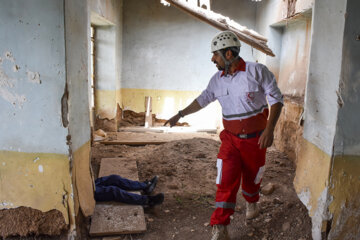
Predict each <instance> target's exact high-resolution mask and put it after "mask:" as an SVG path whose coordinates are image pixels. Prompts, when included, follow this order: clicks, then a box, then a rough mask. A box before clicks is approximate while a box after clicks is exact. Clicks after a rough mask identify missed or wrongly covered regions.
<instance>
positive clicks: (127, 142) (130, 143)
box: [100, 140, 166, 146]
mask: <svg viewBox="0 0 360 240" xmlns="http://www.w3.org/2000/svg"><path fill="white" fill-rule="evenodd" d="M100 143H101V144H105V145H131V146H142V145H160V144H164V143H166V141H126V140H124V141H122V140H116V141H100Z"/></svg>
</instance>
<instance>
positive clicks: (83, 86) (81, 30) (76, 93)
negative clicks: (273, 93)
mask: <svg viewBox="0 0 360 240" xmlns="http://www.w3.org/2000/svg"><path fill="white" fill-rule="evenodd" d="M87 14H88V12H87V0H77V1H72V0H66V1H65V17H66V19H65V32H66V34H65V37H66V78H67V83H68V90H69V133H70V135H71V147H72V150H73V151H76V150H77V149H78V148H79V147H81V146H82V145H84V144H85V143H86V142H88V141H90V119H89V114H90V113H89V107H88V106H89V98H88V45H87V44H88V36H89V33H88V28H87V26H88V16H87Z"/></svg>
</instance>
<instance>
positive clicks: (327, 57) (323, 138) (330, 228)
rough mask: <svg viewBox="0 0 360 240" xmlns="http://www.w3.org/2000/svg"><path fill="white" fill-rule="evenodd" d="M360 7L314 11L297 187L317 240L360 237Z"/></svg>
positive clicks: (348, 1)
mask: <svg viewBox="0 0 360 240" xmlns="http://www.w3.org/2000/svg"><path fill="white" fill-rule="evenodd" d="M359 7H360V5H359V2H358V1H355V0H342V1H335V0H327V1H316V2H315V6H314V14H313V16H314V17H313V40H312V44H311V54H310V66H309V78H308V86H307V90H306V102H305V125H304V145H303V146H302V148H301V150H300V158H299V159H298V161H297V171H296V178H295V181H294V183H295V188H296V191H297V192H298V194H299V196H303V198H302V201H303V202H304V203H305V205H306V206H307V208H308V209H309V212H310V215H311V216H312V223H313V239H315V240H317V239H322V238H321V233H322V232H324V231H326V232H327V233H328V236H327V239H358V238H359V237H360V231H359V228H358V226H359V219H360V218H359V216H360V214H359V207H360V206H359V204H358V199H359V195H360V192H359V190H358V189H360V186H359V182H360V181H359V175H360V164H359V159H360V158H359V153H360V151H359V145H360V144H359V143H360V139H359V130H358V128H357V123H358V119H359V116H358V115H359V114H358V113H357V109H358V106H359V101H360V100H359V97H358V95H359V94H358V91H359V76H360V73H359V69H358V67H357V66H358V62H359V60H360V57H359V56H360V48H359V42H358V41H357V40H356V36H357V35H358V33H357V32H356V31H357V30H358V29H357V26H359V23H360V17H359V16H358V15H357V14H356V10H355V9H359ZM329 23H331V24H329ZM319 173H322V174H319ZM326 173H327V174H326ZM305 193H306V194H305Z"/></svg>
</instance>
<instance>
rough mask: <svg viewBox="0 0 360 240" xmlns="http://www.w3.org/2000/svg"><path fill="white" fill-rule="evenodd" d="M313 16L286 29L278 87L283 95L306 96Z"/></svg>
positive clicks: (291, 23) (290, 23) (291, 24)
mask: <svg viewBox="0 0 360 240" xmlns="http://www.w3.org/2000/svg"><path fill="white" fill-rule="evenodd" d="M310 35H311V16H310V18H302V19H301V20H298V21H295V22H289V23H288V24H287V25H286V26H285V27H284V32H283V35H282V41H281V47H282V49H283V50H282V51H281V55H280V72H279V78H278V85H279V88H280V89H281V91H282V93H283V94H286V95H290V96H302V97H303V96H304V94H305V86H306V80H307V73H308V67H309V55H310V40H311V36H310Z"/></svg>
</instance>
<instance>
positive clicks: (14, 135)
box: [0, 0, 75, 236]
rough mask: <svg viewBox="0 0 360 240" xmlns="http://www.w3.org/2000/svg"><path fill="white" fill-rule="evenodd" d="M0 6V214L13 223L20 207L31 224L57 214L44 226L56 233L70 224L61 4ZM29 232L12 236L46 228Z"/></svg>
mask: <svg viewBox="0 0 360 240" xmlns="http://www.w3.org/2000/svg"><path fill="white" fill-rule="evenodd" d="M0 5H1V8H0V22H2V23H6V24H1V25H0V42H1V44H0V58H1V60H0V109H1V111H0V117H1V119H2V124H1V125H0V131H1V135H0V203H1V205H0V209H1V211H2V214H5V215H6V216H10V217H11V216H12V215H13V214H19V213H21V212H22V211H17V210H19V209H22V208H21V207H26V209H31V211H30V212H26V211H25V212H26V213H29V214H30V215H31V214H34V219H35V216H38V215H39V214H40V215H42V216H45V215H46V213H47V212H49V211H55V212H57V218H56V219H58V220H59V221H60V220H61V219H62V220H61V221H60V222H61V224H60V222H59V221H58V220H56V221H54V222H52V223H51V222H49V223H51V224H53V225H52V227H53V230H54V231H51V232H52V233H54V234H57V233H58V232H59V231H61V230H63V229H68V228H74V224H75V221H74V216H73V215H74V210H73V209H74V206H73V191H72V182H71V175H70V171H69V169H70V161H69V160H70V158H69V146H68V145H67V135H68V129H67V126H68V123H67V122H66V121H68V120H69V119H70V118H69V116H68V114H67V109H66V108H64V104H67V102H68V96H67V94H65V95H66V97H65V98H64V97H63V96H64V89H65V93H66V91H67V90H66V67H65V38H64V31H65V26H64V18H65V16H64V1H63V0H56V1H46V0H31V1H26V0H23V1H21V0H20V1H6V0H1V1H0ZM62 103H63V104H62ZM23 212H24V211H23ZM25 212H24V213H25ZM37 214H38V215H37ZM24 216H25V215H24ZM26 216H27V215H26ZM13 217H15V215H13ZM26 219H27V221H31V220H32V219H31V218H26ZM26 219H23V220H24V221H25V220H26ZM54 220H55V219H54ZM23 223H24V224H23V225H24V226H26V224H27V223H25V222H23ZM64 225H65V227H64ZM6 226H8V227H9V225H6ZM6 226H5V225H2V227H6ZM29 226H30V225H29ZM31 226H32V227H29V228H27V232H26V231H25V232H24V229H25V228H22V229H18V228H13V229H12V230H13V232H12V233H11V234H15V235H16V234H21V235H22V236H23V235H26V234H36V233H40V232H42V230H41V228H42V227H41V226H44V225H41V224H35V225H31ZM49 227H50V226H49ZM56 229H58V230H59V231H56ZM16 231H18V232H16ZM3 233H4V232H2V233H1V234H3ZM43 233H45V234H46V231H45V232H44V231H43ZM48 233H50V232H48ZM3 235H6V233H4V234H3Z"/></svg>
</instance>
